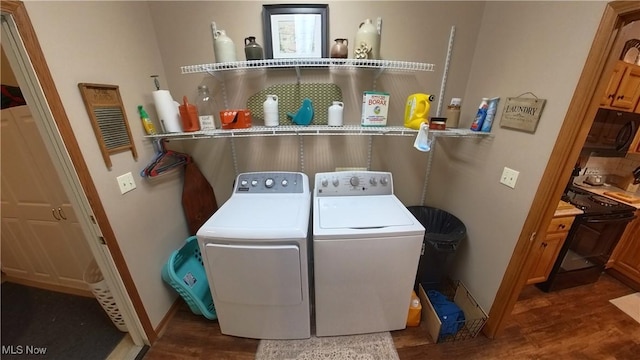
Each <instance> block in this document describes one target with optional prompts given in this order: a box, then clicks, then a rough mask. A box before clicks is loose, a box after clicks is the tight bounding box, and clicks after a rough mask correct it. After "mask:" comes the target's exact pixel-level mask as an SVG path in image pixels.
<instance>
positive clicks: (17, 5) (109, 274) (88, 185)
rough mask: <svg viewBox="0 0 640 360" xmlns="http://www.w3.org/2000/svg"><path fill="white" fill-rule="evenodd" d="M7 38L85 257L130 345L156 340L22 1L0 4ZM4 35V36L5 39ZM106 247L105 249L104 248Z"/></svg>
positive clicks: (17, 74)
mask: <svg viewBox="0 0 640 360" xmlns="http://www.w3.org/2000/svg"><path fill="white" fill-rule="evenodd" d="M0 10H1V12H2V15H5V16H6V18H7V25H8V28H9V29H10V30H11V32H12V33H11V34H5V33H6V31H5V30H6V27H5V24H3V38H5V39H8V40H9V41H8V43H5V42H4V41H3V44H4V45H3V46H4V48H5V52H6V53H7V57H8V58H9V60H10V61H9V62H10V63H11V65H12V69H13V70H14V73H15V75H16V78H17V80H18V83H19V84H20V87H21V89H22V92H23V95H24V96H25V98H26V99H27V103H28V105H29V108H30V109H31V111H32V113H33V117H34V120H35V121H36V123H37V126H38V130H39V131H40V135H41V136H42V138H43V141H44V142H45V144H46V146H47V151H48V152H49V155H50V157H51V159H52V161H53V162H54V165H55V167H56V170H58V174H59V176H60V178H61V180H62V183H63V185H64V187H65V191H66V192H67V195H69V200H70V202H71V204H72V205H73V207H74V209H76V210H77V212H78V220H79V222H80V225H81V227H82V230H83V233H84V235H85V238H86V239H87V242H88V244H89V247H90V248H91V252H92V254H93V256H94V257H95V259H96V262H97V263H98V266H99V267H100V270H101V271H102V274H103V276H104V278H105V281H106V282H107V285H108V286H109V289H110V291H111V292H112V295H113V296H114V299H115V300H116V303H117V305H118V308H119V310H120V311H121V312H122V315H123V317H124V319H125V322H126V324H127V328H128V330H129V334H130V336H131V338H132V340H133V342H134V344H136V345H144V344H147V345H150V344H153V342H155V340H156V339H157V338H158V334H157V333H156V331H155V329H154V328H153V326H152V324H151V321H150V319H149V317H148V314H147V312H146V310H145V308H144V305H143V304H142V299H141V297H140V294H139V293H138V290H137V289H136V286H135V283H134V281H133V278H132V277H131V273H130V272H129V269H128V267H127V264H126V261H125V259H124V256H123V254H122V251H121V249H120V247H119V245H118V242H117V240H116V236H115V233H114V232H113V229H112V227H111V224H110V223H109V219H108V217H107V214H106V212H105V209H104V207H103V205H102V202H101V200H100V197H99V194H98V191H97V189H96V187H95V184H94V183H93V180H92V179H91V174H90V172H89V169H88V167H87V164H86V162H85V160H84V157H83V156H82V152H81V150H80V146H79V145H78V142H77V140H76V137H75V135H74V133H73V129H72V127H71V124H70V122H69V118H68V117H67V114H66V112H65V110H64V107H63V104H62V100H61V98H60V95H59V94H58V91H57V89H56V86H55V83H54V81H53V77H52V75H51V72H50V71H49V67H48V65H47V63H46V60H45V57H44V54H43V52H42V48H41V47H40V43H39V42H38V39H37V36H36V33H35V30H34V28H33V25H32V23H31V20H30V18H29V15H28V14H27V10H26V8H25V6H24V3H23V2H22V1H15V0H5V1H2V2H0ZM5 35H6V36H5ZM105 245H106V246H105Z"/></svg>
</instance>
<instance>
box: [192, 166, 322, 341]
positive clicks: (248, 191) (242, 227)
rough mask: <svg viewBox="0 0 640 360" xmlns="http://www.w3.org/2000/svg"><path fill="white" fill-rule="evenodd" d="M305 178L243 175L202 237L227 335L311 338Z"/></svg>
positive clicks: (283, 174)
mask: <svg viewBox="0 0 640 360" xmlns="http://www.w3.org/2000/svg"><path fill="white" fill-rule="evenodd" d="M310 211H311V193H310V191H309V178H308V177H307V175H305V174H302V173H295V172H254V173H243V174H240V175H238V177H237V178H236V182H235V185H234V190H233V194H232V195H231V197H230V198H229V200H227V202H225V203H224V204H223V205H222V206H221V207H220V209H218V211H216V212H215V214H213V216H211V218H210V219H209V220H208V221H207V222H206V223H205V224H204V225H203V226H202V227H201V228H200V230H198V233H197V234H196V235H197V237H198V242H199V245H200V250H201V253H202V260H203V263H204V266H205V268H206V272H207V277H208V280H209V285H210V288H211V294H212V296H213V303H214V305H215V308H216V313H217V315H218V321H219V324H220V329H221V331H222V333H223V334H227V335H234V336H240V337H247V338H254V339H304V338H309V337H310V336H311V315H310V301H309V265H308V264H309V259H308V257H309V250H310V248H309V243H310V231H309V230H310V227H309V221H310Z"/></svg>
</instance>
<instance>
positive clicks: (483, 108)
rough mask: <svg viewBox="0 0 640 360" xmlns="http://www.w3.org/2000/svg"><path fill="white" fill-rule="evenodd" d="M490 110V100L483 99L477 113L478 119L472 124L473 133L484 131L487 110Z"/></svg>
mask: <svg viewBox="0 0 640 360" xmlns="http://www.w3.org/2000/svg"><path fill="white" fill-rule="evenodd" d="M488 108H489V98H482V102H481V103H480V106H479V107H478V112H477V113H476V118H475V120H473V123H471V130H472V131H480V130H481V129H482V124H483V123H484V119H485V118H486V117H487V109H488Z"/></svg>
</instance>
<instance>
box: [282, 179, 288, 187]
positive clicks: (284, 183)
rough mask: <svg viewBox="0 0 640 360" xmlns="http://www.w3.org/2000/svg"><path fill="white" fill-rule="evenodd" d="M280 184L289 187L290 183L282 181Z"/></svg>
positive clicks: (285, 180)
mask: <svg viewBox="0 0 640 360" xmlns="http://www.w3.org/2000/svg"><path fill="white" fill-rule="evenodd" d="M280 184H282V186H287V185H289V181H288V180H287V179H282V182H281V183H280Z"/></svg>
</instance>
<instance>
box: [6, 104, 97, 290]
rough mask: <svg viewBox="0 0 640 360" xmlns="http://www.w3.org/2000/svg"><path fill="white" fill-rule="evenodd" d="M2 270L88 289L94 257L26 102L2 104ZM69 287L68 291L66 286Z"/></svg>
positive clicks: (36, 281) (26, 279) (35, 281)
mask: <svg viewBox="0 0 640 360" xmlns="http://www.w3.org/2000/svg"><path fill="white" fill-rule="evenodd" d="M1 114H2V115H1V116H2V117H1V119H2V121H1V127H2V131H1V132H0V133H1V134H2V149H3V150H5V149H10V153H11V155H10V156H5V154H9V150H7V151H3V153H2V209H1V210H2V211H1V212H2V218H1V224H2V226H1V227H0V228H1V235H2V244H1V245H2V252H1V254H0V255H1V260H2V272H3V273H5V274H6V275H7V276H8V278H9V279H10V280H12V281H16V282H22V283H25V284H30V285H35V286H39V287H45V288H50V289H56V290H61V291H67V292H69V291H68V289H76V290H81V292H82V291H85V292H86V291H87V290H88V288H87V284H86V283H85V282H84V280H83V277H82V276H83V272H84V270H85V269H86V267H87V266H88V265H89V263H90V262H91V260H92V259H93V255H92V254H91V249H90V248H89V244H87V241H86V239H85V238H84V235H83V232H82V229H81V227H80V223H79V222H78V219H77V217H76V214H75V212H74V210H73V208H72V206H71V204H70V202H69V200H68V198H67V196H66V193H65V191H64V188H63V185H62V183H61V182H60V180H59V177H58V175H57V173H56V171H55V168H54V167H53V163H52V162H51V158H50V157H49V155H48V153H47V151H46V147H45V144H44V142H43V141H42V140H41V137H40V134H39V133H38V130H37V128H36V122H35V121H34V120H33V118H32V115H31V112H30V111H29V108H28V107H27V106H19V107H13V108H9V109H4V110H2V113H1ZM71 292H73V291H71Z"/></svg>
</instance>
